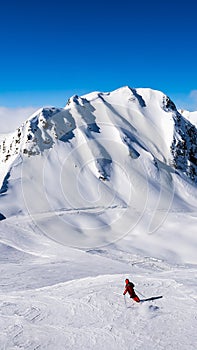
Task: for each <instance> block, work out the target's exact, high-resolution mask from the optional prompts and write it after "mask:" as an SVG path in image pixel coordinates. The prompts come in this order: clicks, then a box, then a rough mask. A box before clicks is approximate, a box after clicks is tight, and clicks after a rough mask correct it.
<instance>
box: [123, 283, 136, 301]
mask: <svg viewBox="0 0 197 350" xmlns="http://www.w3.org/2000/svg"><path fill="white" fill-rule="evenodd" d="M134 287H135V286H134V284H133V283H132V282H129V283H128V284H126V285H125V290H124V293H123V295H125V294H126V293H127V292H128V293H129V295H130V297H131V298H135V297H136V296H137V295H136V294H135V291H134V289H133V288H134Z"/></svg>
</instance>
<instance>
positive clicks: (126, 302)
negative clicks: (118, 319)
mask: <svg viewBox="0 0 197 350" xmlns="http://www.w3.org/2000/svg"><path fill="white" fill-rule="evenodd" d="M124 303H125V306H126V308H127V302H126V298H125V295H124Z"/></svg>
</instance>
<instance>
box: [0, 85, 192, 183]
mask: <svg viewBox="0 0 197 350" xmlns="http://www.w3.org/2000/svg"><path fill="white" fill-rule="evenodd" d="M109 126H110V128H111V129H110V130H111V132H110V134H108V132H109ZM113 133H114V135H116V137H117V135H118V138H117V140H119V141H118V142H121V143H122V144H123V145H124V146H126V148H125V149H127V152H128V155H130V156H131V158H134V159H135V157H139V156H140V154H141V150H142V149H143V150H145V151H146V152H148V153H149V154H150V155H151V157H152V159H153V160H154V162H155V164H156V163H157V160H159V161H161V162H164V163H166V164H167V165H169V166H172V167H174V168H176V169H177V170H180V171H182V172H183V173H185V174H186V175H188V176H189V177H190V178H191V179H192V180H195V181H197V161H196V154H197V138H196V128H195V126H194V125H193V124H191V123H190V122H189V121H187V120H186V119H185V118H183V116H182V115H181V113H179V112H178V111H177V109H176V106H175V105H174V103H173V102H172V101H171V100H170V98H169V97H167V96H166V95H165V94H163V93H162V92H160V91H155V90H151V89H142V88H139V89H133V88H130V87H128V86H125V87H122V88H120V89H117V90H115V91H112V92H106V93H103V92H93V93H90V94H86V95H84V96H81V97H79V96H77V95H75V96H73V97H71V98H70V99H69V100H68V103H67V105H66V107H65V108H62V109H60V108H44V109H40V110H38V111H37V112H36V113H34V114H33V115H32V116H31V117H30V118H29V119H28V120H27V121H26V122H25V123H24V124H23V125H21V127H19V128H18V129H17V130H16V132H15V133H13V134H11V135H9V136H8V137H6V138H5V139H4V140H3V141H1V142H0V161H1V162H3V163H7V165H9V164H10V165H11V164H12V162H13V161H14V160H15V158H16V157H17V156H18V155H20V156H21V157H30V156H35V155H39V154H42V153H43V152H45V151H46V150H49V149H52V148H53V146H54V144H56V143H57V142H63V143H66V144H68V143H69V144H71V145H72V144H73V143H74V142H75V143H76V144H80V142H81V138H82V139H83V142H87V143H88V141H89V140H91V141H92V142H91V143H90V145H88V147H92V145H93V144H94V151H92V150H90V152H91V153H93V155H94V156H95V158H98V157H104V155H105V157H106V159H108V161H109V160H110V162H113V159H112V156H111V155H110V154H109V153H108V151H107V150H106V149H105V146H104V144H103V138H105V139H106V137H108V136H110V138H111V135H112V134H113ZM95 150H96V151H95ZM101 150H102V151H101ZM65 152H66V149H65ZM101 154H102V156H101ZM101 163H102V162H101Z"/></svg>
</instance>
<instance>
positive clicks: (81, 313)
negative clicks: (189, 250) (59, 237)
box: [0, 228, 197, 350]
mask: <svg viewBox="0 0 197 350" xmlns="http://www.w3.org/2000/svg"><path fill="white" fill-rule="evenodd" d="M10 230H11V228H10ZM18 243H19V244H20V243H22V238H21V242H20V241H19V242H18ZM34 243H35V242H34ZM34 243H33V241H31V242H28V243H27V242H26V244H27V245H26V249H24V250H23V249H21V250H18V249H17V248H13V247H11V246H9V247H8V246H6V244H2V245H1V247H0V253H1V254H0V262H1V284H0V289H1V291H0V349H1V350H3V349H6V350H11V349H29V350H36V349H47V350H55V349H58V350H64V349H66V350H67V349H84V350H85V349H91V350H92V349H98V350H100V349H102V350H104V349H106V350H108V349H110V348H112V349H117V350H119V349H122V348H124V349H127V350H133V349H136V350H137V349H141V350H147V349H150V350H153V349H157V350H159V349H162V350H163V349H175V350H176V349H177V350H178V349H187V350H189V349H196V344H197V335H196V326H197V315H196V306H197V305H196V303H197V286H196V277H197V269H196V266H195V265H188V264H182V265H170V264H168V263H166V262H164V261H161V260H158V259H154V258H150V257H149V258H148V257H147V258H146V257H141V256H139V255H134V254H130V253H127V252H124V251H122V250H118V249H117V247H115V246H114V245H110V246H107V247H103V248H102V249H95V250H89V251H79V250H76V249H71V248H67V247H64V246H61V245H59V244H57V243H55V242H52V241H50V240H49V239H48V238H47V237H42V236H41V237H40V239H39V237H37V245H36V244H34ZM25 250H26V252H25ZM28 250H29V251H30V250H31V253H30V252H29V253H27V251H28ZM125 277H130V278H131V279H132V280H133V282H134V283H135V286H136V292H137V293H138V295H139V296H140V298H142V299H143V298H144V296H145V297H151V296H158V295H163V298H162V299H158V300H155V301H152V302H144V303H142V304H137V303H134V302H133V301H132V300H131V299H130V298H129V297H128V296H126V297H125V299H124V297H123V295H122V293H123V290H124V280H125Z"/></svg>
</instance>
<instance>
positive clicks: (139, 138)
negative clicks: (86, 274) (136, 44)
mask: <svg viewBox="0 0 197 350" xmlns="http://www.w3.org/2000/svg"><path fill="white" fill-rule="evenodd" d="M0 151H1V153H0V157H1V158H0V159H1V180H0V181H1V198H0V213H1V215H2V218H11V217H13V216H16V215H17V216H24V215H26V216H28V215H31V218H32V219H33V220H34V221H35V222H36V223H37V224H38V225H39V227H40V229H41V230H42V231H44V232H45V233H46V234H47V235H48V236H50V237H51V238H53V239H55V240H57V241H60V242H63V243H64V244H66V245H71V246H77V247H81V248H82V247H95V246H102V245H103V244H107V243H110V242H115V241H117V240H118V239H119V238H120V237H123V236H124V235H127V234H128V233H134V232H136V231H137V232H138V233H139V232H141V231H143V232H148V233H152V232H154V231H157V230H158V229H161V228H163V225H162V224H163V222H164V224H167V223H168V220H170V215H171V214H170V213H171V212H172V211H173V212H174V211H177V212H181V211H182V210H187V211H193V210H196V183H197V161H196V154H197V138H196V128H195V126H194V125H193V124H191V123H190V122H189V121H188V120H187V119H185V118H184V117H183V116H182V115H181V114H180V113H179V112H178V111H177V109H176V107H175V105H174V103H173V102H172V101H171V100H170V99H169V98H168V97H167V96H166V95H164V94H163V93H162V92H159V91H154V90H151V89H131V88H129V87H123V88H120V89H118V90H115V91H113V92H111V93H101V92H94V93H90V94H88V95H85V96H82V97H78V96H73V97H72V98H71V99H70V100H69V101H68V103H67V105H66V107H65V108H63V109H59V108H44V109H40V110H38V111H37V112H36V113H34V114H33V115H32V116H31V117H30V118H29V119H28V120H27V121H26V122H25V123H24V124H23V125H22V126H20V127H19V128H18V129H17V130H16V132H15V133H14V134H11V135H9V136H8V137H6V138H5V139H4V140H3V141H1V145H0ZM51 214H52V215H51ZM49 216H50V218H49ZM166 218H167V219H166ZM147 220H148V224H147ZM143 221H145V222H144V223H143ZM139 225H142V226H143V229H142V228H141V229H139V227H138V226H139ZM54 227H55V230H54ZM138 235H139V234H138ZM175 236H176V235H175ZM141 239H142V237H141V238H140V245H141ZM175 239H177V237H176V238H175ZM166 241H167V242H168V240H166ZM190 243H191V242H190ZM190 243H189V244H190ZM187 244H188V237H187ZM165 245H166V242H165V244H164V246H165ZM138 248H139V247H138ZM163 248H164V247H163V243H162V249H163ZM142 249H144V247H143V245H142ZM166 249H167V250H168V249H169V247H168V243H167V247H166ZM164 251H165V249H164ZM165 254H166V252H165ZM186 255H187V254H186ZM189 256H190V259H191V252H190V253H189Z"/></svg>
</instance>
